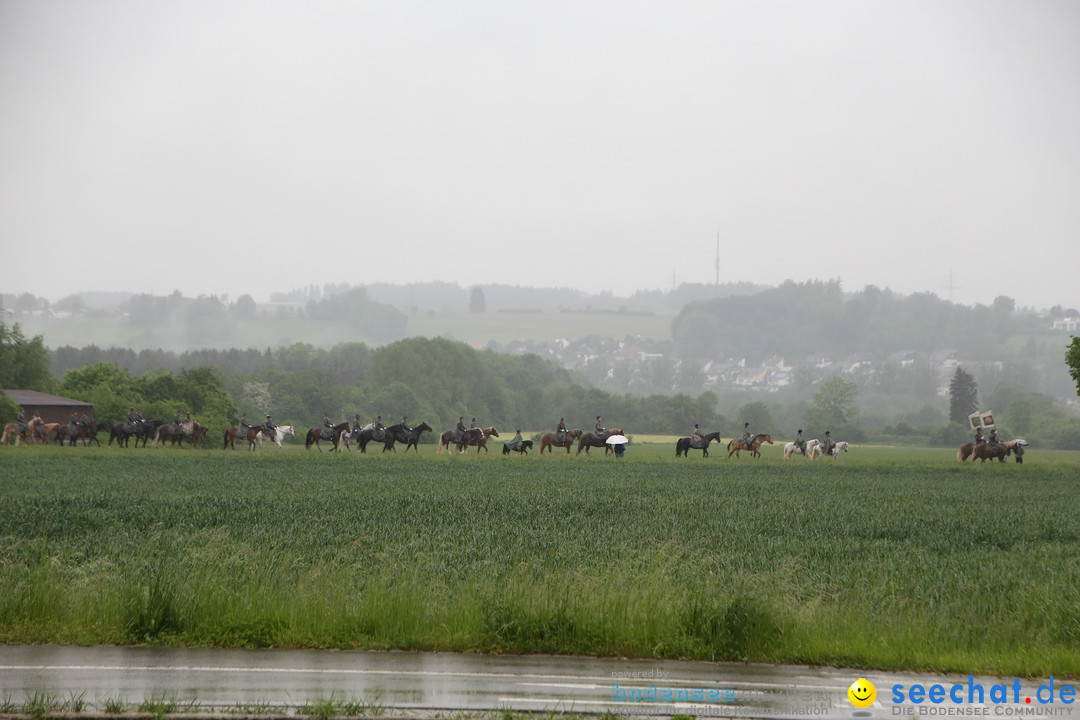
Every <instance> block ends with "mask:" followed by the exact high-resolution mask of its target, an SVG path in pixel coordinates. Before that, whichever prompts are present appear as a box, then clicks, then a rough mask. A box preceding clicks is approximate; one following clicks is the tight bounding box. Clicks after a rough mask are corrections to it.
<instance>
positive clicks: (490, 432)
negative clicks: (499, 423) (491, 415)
mask: <svg viewBox="0 0 1080 720" xmlns="http://www.w3.org/2000/svg"><path fill="white" fill-rule="evenodd" d="M473 429H474V430H475V429H476V428H473ZM489 437H499V431H498V430H496V429H495V426H494V425H492V426H491V427H486V428H484V429H483V430H481V431H480V434H479V435H477V434H476V433H471V434H470V433H468V432H467V433H465V440H466V442H465V445H466V447H465V451H466V452H468V449H469V446H472V445H475V446H476V454H477V455H479V454H480V448H483V449H484V452H485V453H487V451H488V447H487V441H488V438H489Z"/></svg>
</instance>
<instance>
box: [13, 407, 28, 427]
mask: <svg viewBox="0 0 1080 720" xmlns="http://www.w3.org/2000/svg"><path fill="white" fill-rule="evenodd" d="M27 427H28V426H27V424H26V408H24V407H22V406H21V405H20V406H19V415H18V417H16V418H15V429H16V430H18V431H19V432H20V433H25V432H26V428H27Z"/></svg>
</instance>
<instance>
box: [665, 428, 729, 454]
mask: <svg viewBox="0 0 1080 720" xmlns="http://www.w3.org/2000/svg"><path fill="white" fill-rule="evenodd" d="M702 440H704V441H705V442H704V444H703V445H702V446H701V447H699V448H696V447H694V444H693V438H688V437H684V438H679V441H678V442H677V443H675V457H690V451H691V450H700V451H701V457H703V458H707V457H709V445H710V444H712V441H713V440H715V441H716V442H720V433H719V432H712V433H709V434H708V435H703V436H702Z"/></svg>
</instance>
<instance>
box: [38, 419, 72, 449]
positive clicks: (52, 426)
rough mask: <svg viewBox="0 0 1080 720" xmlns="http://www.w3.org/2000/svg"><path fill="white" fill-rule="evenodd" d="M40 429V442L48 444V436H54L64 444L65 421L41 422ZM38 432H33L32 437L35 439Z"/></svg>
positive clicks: (65, 433)
mask: <svg viewBox="0 0 1080 720" xmlns="http://www.w3.org/2000/svg"><path fill="white" fill-rule="evenodd" d="M40 429H41V433H40V435H41V442H43V443H44V444H46V445H48V444H49V438H51V437H54V436H55V439H56V440H57V441H58V442H59V443H60V444H61V445H63V444H64V437H65V436H66V435H67V425H66V424H65V423H42V424H41V426H40ZM37 437H38V434H37V433H35V434H34V437H33V439H35V440H36V439H37Z"/></svg>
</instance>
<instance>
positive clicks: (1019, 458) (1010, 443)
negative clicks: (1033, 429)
mask: <svg viewBox="0 0 1080 720" xmlns="http://www.w3.org/2000/svg"><path fill="white" fill-rule="evenodd" d="M1001 444H1002V445H1004V446H1005V455H1009V454H1010V453H1011V454H1014V455H1016V462H1018V463H1022V462H1024V448H1025V447H1026V446H1027V444H1028V441H1027V440H1025V439H1023V438H1017V439H1015V440H1006V441H1005V442H1003V443H1001Z"/></svg>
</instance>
